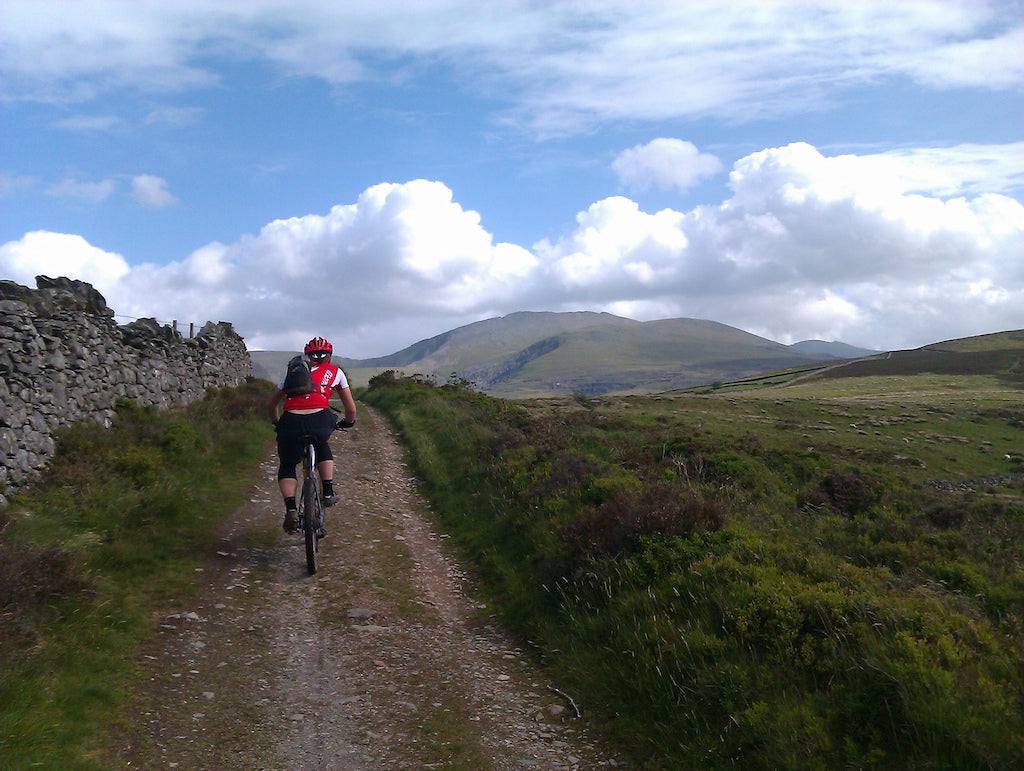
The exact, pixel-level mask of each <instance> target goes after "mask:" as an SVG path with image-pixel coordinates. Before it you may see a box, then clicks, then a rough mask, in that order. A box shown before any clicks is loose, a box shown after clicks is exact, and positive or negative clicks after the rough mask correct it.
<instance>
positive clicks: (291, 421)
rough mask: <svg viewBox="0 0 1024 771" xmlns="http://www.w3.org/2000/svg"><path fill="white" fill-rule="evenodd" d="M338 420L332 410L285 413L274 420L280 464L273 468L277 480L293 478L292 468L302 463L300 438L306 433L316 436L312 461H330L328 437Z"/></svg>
mask: <svg viewBox="0 0 1024 771" xmlns="http://www.w3.org/2000/svg"><path fill="white" fill-rule="evenodd" d="M337 422H338V418H337V416H336V415H335V414H334V411H333V410H320V411H319V412H310V413H307V414H305V415H303V414H300V413H297V412H285V413H284V414H283V415H282V416H281V417H280V418H278V420H277V428H276V430H277V455H278V457H279V458H280V459H281V465H280V467H279V468H278V469H277V478H278V479H295V467H296V466H297V465H298V464H299V463H301V462H302V437H303V436H305V435H306V434H309V435H311V436H314V437H316V441H315V443H314V445H313V446H314V447H316V459H317V461H318V462H319V461H322V460H334V454H333V453H332V452H331V446H330V445H329V444H328V443H327V439H328V437H330V435H331V432H332V431H333V430H334V426H335V425H336V424H337Z"/></svg>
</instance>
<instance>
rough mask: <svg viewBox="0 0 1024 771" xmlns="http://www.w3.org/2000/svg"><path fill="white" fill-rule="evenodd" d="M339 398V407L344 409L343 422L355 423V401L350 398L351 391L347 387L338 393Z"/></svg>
mask: <svg viewBox="0 0 1024 771" xmlns="http://www.w3.org/2000/svg"><path fill="white" fill-rule="evenodd" d="M338 396H339V397H340V398H341V405H342V406H343V407H344V408H345V420H346V421H348V422H349V423H355V421H356V400H355V399H353V398H352V389H351V388H349V387H348V386H345V387H344V388H342V389H340V390H339V391H338Z"/></svg>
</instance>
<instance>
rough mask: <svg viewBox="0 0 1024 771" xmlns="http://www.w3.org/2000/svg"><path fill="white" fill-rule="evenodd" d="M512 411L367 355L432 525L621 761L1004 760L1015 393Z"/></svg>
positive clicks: (1020, 613)
mask: <svg viewBox="0 0 1024 771" xmlns="http://www.w3.org/2000/svg"><path fill="white" fill-rule="evenodd" d="M964 377H965V378H967V379H964V378H960V377H956V376H948V375H940V376H923V377H922V378H921V379H915V378H913V377H911V378H904V379H901V380H900V381H899V382H898V383H897V382H894V381H892V380H887V381H885V383H883V384H877V383H876V384H874V386H875V387H873V388H870V389H867V388H865V382H859V381H858V380H857V379H851V380H849V381H847V382H846V384H845V385H843V384H839V383H838V382H837V381H830V382H828V383H827V384H825V385H822V386H820V387H819V390H817V391H815V390H813V389H812V387H810V386H806V385H804V386H800V387H799V388H794V390H792V391H788V390H787V389H772V390H765V391H757V392H751V393H749V394H743V395H740V394H736V395H728V396H722V395H717V396H716V395H703V396H701V395H680V396H667V395H666V396H658V397H637V398H621V399H612V398H603V399H590V398H587V397H583V396H579V397H577V398H574V399H571V400H564V401H556V400H547V401H532V402H521V403H512V402H504V401H500V400H497V399H492V398H490V397H487V396H484V395H482V394H479V393H475V392H472V391H470V390H468V389H467V388H465V387H464V384H454V383H449V384H447V385H445V386H441V387H436V386H434V385H433V384H431V383H429V382H424V381H422V379H415V378H413V379H410V378H404V377H400V376H397V375H396V374H395V373H390V374H388V373H385V375H382V376H378V377H377V378H375V380H374V382H373V387H372V388H371V390H370V391H369V392H368V393H367V394H366V395H365V396H364V397H363V399H364V400H366V401H368V402H370V403H372V404H374V405H375V406H377V407H379V408H382V409H383V410H384V411H385V412H386V413H387V414H388V415H389V416H390V417H391V419H392V420H393V421H394V422H395V424H396V426H397V427H398V428H399V430H400V432H401V434H402V437H403V440H404V441H405V443H406V445H407V447H408V451H409V455H410V461H411V463H412V465H413V467H414V469H415V472H416V474H417V475H418V476H419V478H420V479H421V481H422V483H423V485H422V488H423V490H424V492H425V493H426V494H427V496H428V497H429V498H430V500H431V502H432V504H433V506H434V508H435V511H436V512H437V514H438V516H439V518H440V519H441V521H442V523H443V525H444V527H445V528H446V529H447V530H448V531H449V533H450V535H451V536H452V541H453V542H454V543H455V544H456V545H457V546H458V547H459V548H460V549H461V551H462V554H463V556H464V557H465V559H466V560H467V562H468V563H469V564H470V565H471V566H472V568H473V569H474V572H475V573H476V575H477V577H478V578H479V579H480V582H481V585H482V586H483V587H484V588H485V591H486V592H488V593H489V594H490V595H491V596H490V597H489V599H490V600H491V602H492V603H493V604H494V606H495V607H497V608H498V609H499V610H500V612H501V613H502V615H503V617H504V620H505V621H506V623H508V624H509V625H510V626H511V627H512V628H513V629H514V630H516V631H517V632H518V633H519V634H520V635H521V636H522V637H523V638H524V639H526V640H528V641H530V642H531V643H532V644H533V646H534V648H535V650H536V651H537V652H538V654H539V655H540V656H541V657H542V658H543V660H544V661H545V662H546V663H547V664H548V666H549V667H550V670H551V671H552V673H553V674H554V675H555V676H556V677H557V678H558V680H559V683H560V686H561V687H563V688H564V689H565V690H566V691H567V692H571V693H573V694H574V695H575V696H576V700H577V701H578V702H579V703H580V704H581V706H582V707H583V708H584V710H585V711H586V712H587V714H588V715H589V716H591V717H594V718H597V719H599V720H601V721H603V723H604V725H605V726H606V727H607V729H608V731H609V733H610V735H611V736H613V737H614V739H615V740H616V741H617V742H618V743H619V745H620V746H621V747H622V748H624V749H625V750H626V751H627V752H628V753H629V754H630V755H631V756H632V759H633V761H634V762H635V763H636V765H638V766H639V767H642V768H645V769H674V768H706V769H717V768H722V769H724V768H734V767H742V768H765V769H768V768H771V769H782V768H791V769H808V768H812V769H813V768H821V769H829V768H840V767H850V768H929V769H974V768H976V769H993V768H995V769H1011V768H1018V767H1020V766H1021V765H1022V763H1024V736H1022V735H1021V734H1020V732H1019V731H1015V730H1013V729H1012V728H1011V727H1012V726H1018V725H1022V724H1024V573H1022V571H1021V565H1022V564H1024V484H1022V480H1024V468H1022V466H1021V462H1022V460H1024V456H1022V454H1021V448H1024V412H1022V410H1021V408H1020V391H1019V390H1014V389H1009V390H1007V388H1006V387H1005V384H1000V383H999V382H997V381H995V380H991V379H990V380H986V379H984V378H981V377H974V376H964Z"/></svg>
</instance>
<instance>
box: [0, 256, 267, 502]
mask: <svg viewBox="0 0 1024 771" xmlns="http://www.w3.org/2000/svg"><path fill="white" fill-rule="evenodd" d="M36 287H37V288H36V289H30V288H28V287H25V286H22V285H20V284H16V283H14V282H13V281H0V507H3V506H5V505H6V498H5V497H4V495H5V494H11V493H14V492H17V491H18V490H20V489H22V488H24V487H25V486H27V485H28V484H29V483H30V482H31V481H32V480H34V479H35V478H36V477H37V476H38V475H39V473H40V472H41V471H42V469H43V468H44V467H45V466H46V464H47V462H49V459H50V458H51V457H52V456H53V452H54V441H53V437H52V432H53V430H54V429H55V428H57V427H59V426H64V425H69V424H71V423H75V422H77V421H81V420H94V421H98V422H101V423H104V424H108V425H109V421H110V418H111V416H112V415H113V409H114V405H115V403H116V401H117V399H118V398H119V397H127V398H130V399H133V400H135V401H137V402H139V403H141V404H153V405H156V406H158V407H161V408H166V407H172V406H177V405H184V404H188V403H189V402H192V401H195V400H197V399H200V398H202V396H203V395H204V394H205V393H206V389H207V387H211V386H212V387H218V388H221V387H226V386H235V385H238V384H240V383H242V382H244V381H245V379H246V378H247V377H249V376H251V375H252V362H251V360H250V358H249V352H248V351H247V350H246V347H245V341H244V340H243V339H242V338H241V337H240V336H239V335H238V334H237V333H236V332H235V330H234V328H233V327H232V326H231V324H230V323H228V322H224V321H221V322H217V323H213V322H207V323H206V324H204V325H203V326H202V328H201V329H200V330H199V333H198V334H197V335H196V336H195V337H194V338H183V337H182V336H181V334H179V333H178V332H177V331H176V330H175V329H173V328H172V327H170V326H167V325H161V324H159V323H158V322H157V321H156V320H155V319H139V320H137V321H133V322H132V323H130V324H125V325H123V326H119V325H118V324H117V322H116V321H115V320H114V312H113V311H112V310H111V309H110V308H108V307H107V303H106V300H105V299H104V298H103V295H102V294H100V293H99V292H98V291H96V289H95V288H93V287H92V286H91V285H89V284H87V283H85V282H82V281H75V280H73V279H68V278H63V277H61V278H49V277H47V276H38V277H37V278H36Z"/></svg>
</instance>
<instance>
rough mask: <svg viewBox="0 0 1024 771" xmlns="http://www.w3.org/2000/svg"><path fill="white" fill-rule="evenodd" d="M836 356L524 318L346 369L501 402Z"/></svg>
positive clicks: (273, 356) (711, 326) (272, 369)
mask: <svg viewBox="0 0 1024 771" xmlns="http://www.w3.org/2000/svg"><path fill="white" fill-rule="evenodd" d="M798 345H799V344H798ZM824 345H826V346H837V345H842V344H836V343H825V344H824ZM854 350H856V349H854ZM830 351H832V352H830V353H818V352H815V351H813V350H812V351H803V350H800V348H799V347H797V346H786V345H782V344H781V343H777V342H774V341H772V340H767V339H765V338H763V337H758V336H757V335H753V334H750V333H749V332H744V331H742V330H740V329H736V328H735V327H730V326H727V325H725V324H720V323H718V322H714V321H706V320H702V319H686V318H681V319H664V320H659V321H634V320H633V319H627V318H622V317H620V316H614V315H612V314H609V313H592V312H586V311H581V312H575V313H549V312H521V313H512V314H509V315H507V316H502V317H499V318H493V319H487V320H485V321H478V322H476V323H473V324H469V325H467V326H464V327H459V328H457V329H453V330H451V331H448V332H445V333H443V334H440V335H437V336H435V337H432V338H429V339H426V340H421V341H420V342H418V343H415V344H414V345H411V346H409V347H408V348H405V349H403V350H401V351H398V352H397V353H393V354H391V355H390V356H382V357H378V358H374V359H362V360H352V359H336V363H339V364H341V366H342V367H343V368H344V369H345V372H346V373H347V374H348V375H349V378H350V380H351V381H352V382H353V384H355V385H360V384H364V383H365V382H366V381H367V380H368V379H369V378H370V377H371V376H372V375H374V374H376V373H377V372H380V371H382V370H385V369H394V370H399V371H402V372H404V373H405V374H408V375H412V374H423V375H432V376H434V377H436V378H437V379H438V380H440V381H442V382H443V381H444V380H447V379H448V378H449V377H450V376H451V375H453V374H455V375H457V376H458V377H462V378H465V379H467V380H469V381H471V382H473V383H475V384H476V385H477V387H478V388H480V389H481V390H483V391H486V392H488V393H491V394H494V395H496V396H505V397H510V398H522V397H534V396H552V395H557V394H571V393H577V392H579V393H586V394H601V393H650V392H659V391H668V390H671V389H675V388H685V387H689V386H694V385H703V384H708V383H713V382H716V381H721V380H730V379H735V378H740V377H745V376H747V375H752V374H757V373H760V372H764V371H766V370H774V369H782V368H785V367H793V366H800V365H802V364H809V363H814V362H820V361H822V360H828V359H834V358H836V356H837V355H839V354H838V349H834V348H833V349H830ZM251 355H252V359H253V370H254V373H255V374H256V375H257V376H260V377H266V378H267V379H270V380H275V381H276V380H277V378H278V377H279V376H280V373H281V372H283V371H284V364H285V363H286V362H287V360H288V358H289V357H290V356H291V355H293V354H291V353H287V352H281V351H253V352H251Z"/></svg>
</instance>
